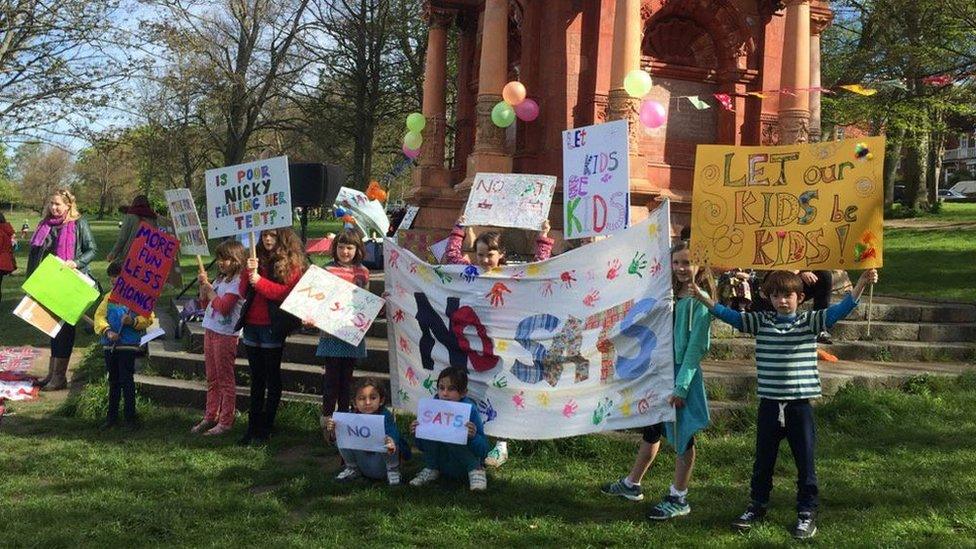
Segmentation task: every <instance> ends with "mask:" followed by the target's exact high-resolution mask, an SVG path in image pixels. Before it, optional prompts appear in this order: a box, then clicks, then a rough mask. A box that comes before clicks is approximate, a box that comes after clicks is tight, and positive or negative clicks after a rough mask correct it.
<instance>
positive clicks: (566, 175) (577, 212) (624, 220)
mask: <svg viewBox="0 0 976 549" xmlns="http://www.w3.org/2000/svg"><path fill="white" fill-rule="evenodd" d="M627 132H628V125H627V121H626V120H614V121H613V122H607V123H605V124H597V125H595V126H586V127H584V128H575V129H572V130H566V131H564V132H563V226H564V228H563V233H564V236H565V238H585V237H588V236H598V235H605V234H610V233H613V232H616V231H620V230H623V229H625V228H627V226H628V225H629V223H630V157H629V156H628V151H629V148H628V143H629V141H628V137H627Z"/></svg>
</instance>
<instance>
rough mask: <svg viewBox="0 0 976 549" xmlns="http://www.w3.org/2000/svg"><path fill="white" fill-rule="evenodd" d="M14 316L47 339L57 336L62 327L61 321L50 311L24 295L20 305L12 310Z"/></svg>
mask: <svg viewBox="0 0 976 549" xmlns="http://www.w3.org/2000/svg"><path fill="white" fill-rule="evenodd" d="M14 315H15V316H17V317H20V318H21V319H23V320H24V322H26V323H28V324H30V325H31V326H33V327H35V328H37V329H38V330H40V331H42V332H44V333H45V334H47V335H48V336H49V337H55V336H57V335H58V332H60V331H61V328H63V327H64V321H63V320H61V319H60V318H58V317H56V316H54V314H53V313H52V312H51V311H49V310H47V309H46V308H45V307H44V306H43V305H41V304H40V303H38V302H37V301H34V298H32V297H31V296H29V295H25V296H24V298H23V299H21V300H20V303H18V304H17V307H16V308H14Z"/></svg>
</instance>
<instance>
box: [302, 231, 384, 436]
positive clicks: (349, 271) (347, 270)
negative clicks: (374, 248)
mask: <svg viewBox="0 0 976 549" xmlns="http://www.w3.org/2000/svg"><path fill="white" fill-rule="evenodd" d="M365 254H366V249H365V247H364V246H363V240H362V238H360V236H359V231H358V230H356V229H345V230H343V231H342V232H340V233H339V234H338V235H336V236H335V238H333V239H332V263H330V264H329V265H327V266H326V268H325V269H326V270H327V271H329V272H330V273H332V274H334V275H336V276H338V277H339V278H341V279H343V280H345V281H346V282H350V283H352V284H355V285H356V286H359V287H360V288H363V289H369V269H367V268H366V267H363V263H362V262H363V257H364V255H365ZM305 324H306V326H307V325H309V324H310V323H308V322H306V323H305ZM315 356H320V357H324V358H325V372H323V376H322V421H325V418H329V417H331V416H332V413H333V412H335V411H336V404H337V403H338V405H339V411H340V412H348V411H349V395H350V389H351V388H352V373H353V370H354V369H355V368H356V360H357V359H360V358H365V357H366V340H365V339H363V340H362V341H360V342H359V345H357V346H353V345H350V344H348V343H346V342H345V341H342V340H341V339H338V338H335V337H332V336H330V335H328V334H324V335H323V336H322V337H320V338H319V346H318V348H317V349H316V350H315ZM323 425H324V424H323Z"/></svg>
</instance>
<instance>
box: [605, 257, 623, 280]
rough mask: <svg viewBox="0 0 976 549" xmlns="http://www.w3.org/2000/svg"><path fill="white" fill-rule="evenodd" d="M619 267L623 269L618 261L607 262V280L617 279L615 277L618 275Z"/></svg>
mask: <svg viewBox="0 0 976 549" xmlns="http://www.w3.org/2000/svg"><path fill="white" fill-rule="evenodd" d="M620 267H623V264H622V263H620V260H619V259H614V260H613V261H607V280H613V279H615V278H617V275H619V274H620Z"/></svg>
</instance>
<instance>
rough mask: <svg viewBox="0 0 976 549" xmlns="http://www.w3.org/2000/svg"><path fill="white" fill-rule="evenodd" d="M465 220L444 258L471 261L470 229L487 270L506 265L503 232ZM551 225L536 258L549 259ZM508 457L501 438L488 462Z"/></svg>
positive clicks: (493, 463) (545, 228) (451, 261)
mask: <svg viewBox="0 0 976 549" xmlns="http://www.w3.org/2000/svg"><path fill="white" fill-rule="evenodd" d="M464 223H465V217H464V215H462V216H461V217H459V218H458V220H457V223H456V224H455V225H454V230H452V231H451V236H450V237H449V240H448V242H447V251H445V252H444V262H445V263H448V264H455V265H456V264H461V265H469V264H471V260H470V259H468V258H467V257H466V256H464V255H463V254H462V252H461V245H462V243H463V241H464V237H465V233H467V235H468V239H469V240H474V251H475V257H476V258H477V262H476V265H477V266H478V267H480V268H481V270H482V271H483V272H487V271H490V270H491V269H494V268H496V267H498V266H499V265H504V264H505V261H506V258H505V247H504V246H503V245H502V233H500V232H498V231H486V232H483V233H481V234H480V235H478V236H477V237H475V236H474V230H473V229H472V228H471V227H467V229H465V225H464ZM549 229H550V225H549V220H548V219H546V220H545V221H544V222H543V224H542V230H541V231H539V234H538V235H537V236H536V239H535V259H534V261H545V260H547V259H549V256H551V255H552V242H553V240H552V239H551V238H549ZM506 461H508V442H506V441H504V440H499V441H498V444H496V445H495V447H494V448H492V450H491V451H490V452H488V458H487V459H486V460H485V463H486V464H488V465H491V466H492V467H501V465H502V464H503V463H505V462H506Z"/></svg>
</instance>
